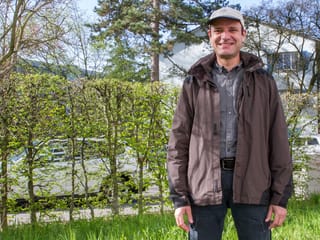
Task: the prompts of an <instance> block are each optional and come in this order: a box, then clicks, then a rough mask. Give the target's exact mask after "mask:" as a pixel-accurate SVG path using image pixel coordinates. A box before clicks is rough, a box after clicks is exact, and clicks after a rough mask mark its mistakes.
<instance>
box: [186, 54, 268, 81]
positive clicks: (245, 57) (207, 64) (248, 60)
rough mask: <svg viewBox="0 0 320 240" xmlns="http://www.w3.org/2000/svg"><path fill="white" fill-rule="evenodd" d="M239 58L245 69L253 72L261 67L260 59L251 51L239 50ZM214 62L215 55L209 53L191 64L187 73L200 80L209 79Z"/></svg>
mask: <svg viewBox="0 0 320 240" xmlns="http://www.w3.org/2000/svg"><path fill="white" fill-rule="evenodd" d="M240 59H241V61H242V62H243V68H244V69H245V71H250V72H253V71H255V70H257V69H260V68H262V67H263V63H262V61H261V59H260V58H258V57H257V56H255V55H253V54H251V53H247V52H242V51H241V52H240ZM215 62H216V55H215V54H214V53H211V54H209V55H207V56H205V57H203V58H201V59H199V60H198V61H197V62H196V63H195V64H193V65H192V66H191V68H190V70H189V71H188V74H190V75H193V76H195V77H196V78H197V79H198V80H199V81H201V82H206V81H210V80H211V79H212V77H211V76H212V67H213V64H215ZM199 84H201V83H200V82H199Z"/></svg>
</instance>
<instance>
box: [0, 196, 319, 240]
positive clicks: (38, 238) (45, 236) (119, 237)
mask: <svg viewBox="0 0 320 240" xmlns="http://www.w3.org/2000/svg"><path fill="white" fill-rule="evenodd" d="M319 205H320V196H316V195H315V196H312V197H311V198H310V199H308V200H305V201H298V200H291V201H290V204H289V209H288V212H289V213H288V216H287V220H286V222H285V224H284V225H283V226H282V227H280V228H277V229H274V230H273V232H272V234H273V240H302V239H303V240H308V239H310V240H315V239H319V238H320V207H319ZM0 239H5V240H173V239H174V240H185V239H187V236H186V234H185V233H184V232H183V231H182V230H180V229H178V228H177V227H176V226H175V221H174V218H173V214H172V213H168V214H165V215H163V216H162V215H157V214H150V215H143V216H116V217H109V218H107V219H103V218H97V219H94V220H91V221H89V220H78V221H75V222H73V223H62V222H56V223H50V224H38V225H36V226H34V225H30V224H28V225H20V226H11V227H9V228H8V229H7V230H5V231H3V232H1V233H0ZM223 239H227V240H236V239H237V237H236V232H235V229H234V224H233V222H232V218H231V216H230V214H228V215H227V218H226V222H225V228H224V234H223Z"/></svg>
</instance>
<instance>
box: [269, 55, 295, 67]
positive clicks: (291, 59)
mask: <svg viewBox="0 0 320 240" xmlns="http://www.w3.org/2000/svg"><path fill="white" fill-rule="evenodd" d="M268 63H269V64H272V63H273V64H274V70H282V71H288V70H297V68H298V53H297V52H282V53H276V54H272V55H271V56H269V58H268Z"/></svg>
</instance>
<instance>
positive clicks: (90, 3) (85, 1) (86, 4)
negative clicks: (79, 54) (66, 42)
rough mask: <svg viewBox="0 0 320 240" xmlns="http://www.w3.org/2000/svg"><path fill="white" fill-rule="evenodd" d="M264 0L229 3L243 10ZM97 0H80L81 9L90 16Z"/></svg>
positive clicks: (235, 0) (238, 0)
mask: <svg viewBox="0 0 320 240" xmlns="http://www.w3.org/2000/svg"><path fill="white" fill-rule="evenodd" d="M261 2H262V0H255V1H254V0H229V4H237V3H240V5H241V8H242V10H245V9H247V8H249V7H253V6H256V5H258V4H260V3H261ZM97 3H98V1H97V0H78V4H79V7H80V9H81V10H83V11H84V12H85V14H88V15H89V16H90V15H92V14H93V9H94V7H95V6H96V5H97Z"/></svg>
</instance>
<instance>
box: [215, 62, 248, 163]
mask: <svg viewBox="0 0 320 240" xmlns="http://www.w3.org/2000/svg"><path fill="white" fill-rule="evenodd" d="M242 79H243V67H242V63H240V64H239V65H237V66H236V67H234V68H233V69H232V70H231V71H229V72H228V71H227V70H226V69H225V68H224V67H221V66H219V65H218V64H215V66H214V67H213V81H214V83H215V84H216V85H217V87H218V89H219V93H220V117H221V123H220V124H221V126H220V157H221V158H224V157H235V156H236V150H237V149H236V146H237V130H238V128H237V118H238V112H237V107H236V99H237V93H238V88H239V84H240V82H241V81H242Z"/></svg>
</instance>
